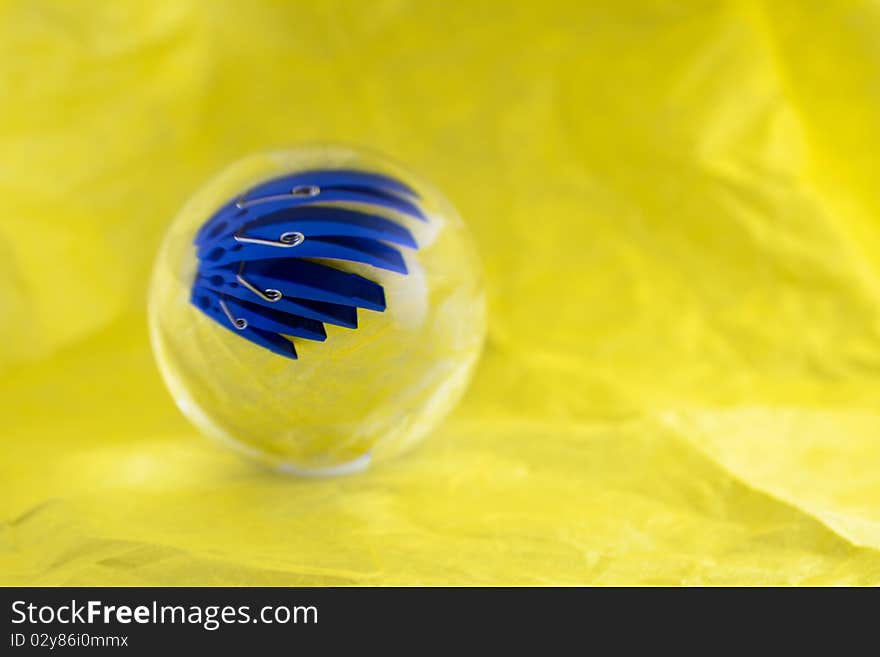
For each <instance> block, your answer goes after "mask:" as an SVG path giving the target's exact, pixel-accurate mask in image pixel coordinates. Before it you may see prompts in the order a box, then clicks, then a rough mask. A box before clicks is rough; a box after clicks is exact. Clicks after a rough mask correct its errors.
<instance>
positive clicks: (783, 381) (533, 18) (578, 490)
mask: <svg viewBox="0 0 880 657" xmlns="http://www.w3.org/2000/svg"><path fill="white" fill-rule="evenodd" d="M0 18H2V20H0V97H2V101H3V102H2V103H0V192H2V195H3V199H4V202H3V206H4V211H3V212H2V213H0V237H2V239H0V313H2V318H3V321H2V322H0V372H2V381H0V387H2V390H0V400H2V401H0V410H2V411H3V418H4V423H3V427H2V430H0V440H2V441H3V450H4V457H3V459H2V460H0V583H3V584H367V585H369V584H515V583H522V584H563V583H564V584H621V583H625V584H636V583H645V584H680V583H684V584H709V583H712V584H764V583H772V584H795V583H802V584H804V583H806V584H878V583H880V511H878V509H880V488H878V484H877V482H878V478H877V477H876V473H877V472H878V471H880V440H878V439H877V435H878V430H880V414H878V411H877V408H878V404H877V402H878V397H880V395H878V390H880V321H878V319H880V316H878V308H880V293H878V290H880V287H878V263H880V239H878V238H880V226H878V221H877V217H878V216H880V214H878V213H880V187H878V186H877V185H876V183H875V180H874V179H875V168H876V167H875V166H874V160H875V158H876V153H877V152H878V146H880V128H878V126H880V90H878V88H877V86H876V84H874V82H873V81H874V80H876V78H877V76H878V74H880V52H878V50H877V45H876V44H877V43H878V39H877V35H878V34H880V10H878V8H877V6H876V5H874V4H871V3H865V2H850V1H841V2H836V3H826V2H818V1H816V2H794V1H792V2H758V1H756V0H755V1H749V0H743V1H729V2H722V1H720V0H719V1H709V2H700V3H680V2H664V1H655V2H651V1H647V0H645V1H627V2H613V3H612V2H608V3H580V2H565V1H562V0H560V1H558V2H557V1H553V2H549V3H548V2H542V3H500V2H455V3H443V4H442V5H440V4H432V3H416V2H406V1H400V0H388V1H384V2H382V1H380V2H376V3H370V6H369V7H367V6H365V5H364V4H363V3H357V2H346V1H338V2H327V3H290V4H276V3H269V2H247V3H243V2H212V3H199V2H168V3H149V4H144V5H141V3H112V4H111V3H107V4H99V5H96V6H94V7H91V8H90V10H89V11H84V10H82V9H81V8H78V7H74V6H71V5H68V4H66V3H60V2H58V3H54V2H34V3H16V2H2V3H0ZM243 35H244V38H243ZM326 139H332V140H334V141H350V142H354V143H361V144H365V145H367V146H371V147H373V148H376V149H378V150H380V151H384V152H386V153H389V154H391V155H393V156H395V157H396V158H398V159H400V160H402V161H404V162H407V163H409V164H411V165H412V166H413V167H414V168H415V169H416V170H417V171H419V172H420V173H421V174H423V175H424V176H425V177H426V178H427V179H429V180H431V181H433V182H434V183H435V184H436V185H437V186H438V187H439V188H440V189H442V190H443V191H444V192H445V193H446V194H447V195H448V196H449V198H450V199H451V200H452V201H453V202H454V203H455V204H456V205H457V207H458V209H459V210H460V212H461V214H462V215H463V216H464V217H465V219H466V220H468V221H469V223H470V225H471V227H472V229H473V231H474V233H475V236H476V238H477V242H478V246H479V247H480V250H481V253H482V257H483V261H484V263H485V269H486V277H487V283H488V291H489V298H490V337H489V343H488V345H487V349H486V353H485V356H484V358H483V360H482V362H481V364H480V367H479V368H478V372H477V375H476V378H475V381H474V383H473V385H472V387H471V389H470V392H469V394H468V396H467V398H466V399H465V402H464V403H463V404H462V406H461V407H460V408H459V409H458V410H457V411H456V412H455V414H454V415H453V417H452V418H451V419H450V420H449V421H448V422H447V423H446V424H445V425H443V426H442V427H441V428H440V429H439V430H438V431H437V432H436V433H435V435H433V436H432V437H431V438H429V439H428V440H427V441H426V443H424V445H422V446H420V447H419V448H418V449H417V450H415V451H413V452H412V453H410V454H408V455H407V456H405V457H403V458H400V459H399V460H396V461H394V462H391V463H389V464H386V465H383V466H381V467H379V468H376V469H374V470H372V471H369V472H367V473H365V474H362V475H358V476H354V477H350V478H340V479H327V480H295V479H288V478H284V477H281V476H277V475H272V474H268V473H266V472H265V471H263V470H261V469H259V468H257V467H256V466H252V465H250V464H248V463H245V462H242V461H240V460H239V459H238V457H237V456H235V455H233V454H230V453H226V452H224V451H223V450H221V449H219V448H217V447H216V446H215V445H214V444H212V443H210V442H208V441H205V440H201V439H199V438H197V437H196V433H195V431H194V430H193V429H192V428H191V427H190V426H189V425H188V424H187V423H186V422H185V421H184V420H183V419H182V417H180V416H179V414H178V413H177V411H176V410H175V408H174V405H173V402H172V400H171V399H170V397H169V396H168V395H167V393H166V392H165V390H164V388H163V387H162V385H161V382H160V381H159V378H158V375H157V373H156V371H155V366H154V364H153V361H152V356H151V354H150V353H149V346H148V340H147V335H146V327H145V325H146V318H145V316H144V305H145V294H146V285H147V279H148V275H149V271H150V267H151V264H152V259H153V256H154V254H155V251H156V248H157V247H158V243H159V240H160V238H161V236H162V233H163V231H164V230H165V228H166V226H167V224H168V222H169V221H170V219H171V217H172V216H173V215H174V214H175V212H176V211H177V210H178V209H179V207H180V205H181V204H182V203H183V201H184V200H185V199H186V198H187V197H188V196H189V194H190V193H191V192H192V190H193V189H194V188H195V187H196V186H197V185H198V184H200V183H201V182H202V181H203V180H204V179H206V178H207V177H209V176H210V175H212V174H213V173H215V172H216V171H217V170H219V169H221V168H222V167H223V166H225V165H226V164H228V163H229V162H230V161H232V160H234V159H237V158H239V157H241V156H243V155H245V154H247V153H250V152H253V151H257V150H261V149H265V148H274V147H283V146H286V145H291V144H295V143H299V142H303V141H313V140H326Z"/></svg>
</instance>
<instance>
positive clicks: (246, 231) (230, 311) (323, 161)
mask: <svg viewBox="0 0 880 657" xmlns="http://www.w3.org/2000/svg"><path fill="white" fill-rule="evenodd" d="M149 318H150V335H151V340H152V344H153V351H154V353H155V356H156V359H157V362H158V365H159V368H160V370H161V372H162V375H163V378H164V380H165V382H166V384H167V385H168V388H169V389H170V391H171V394H172V395H173V397H174V399H175V401H176V402H177V405H178V406H179V408H180V409H181V411H182V412H183V413H184V414H185V415H186V416H187V417H188V418H189V419H190V420H191V421H192V422H193V423H194V424H195V425H196V426H198V427H199V428H200V429H201V430H202V431H203V432H204V433H206V434H208V435H209V436H212V437H215V438H218V439H220V440H221V441H223V442H224V443H226V444H227V445H230V446H232V447H234V448H236V449H238V450H239V451H241V452H243V453H244V454H246V455H248V456H251V457H253V458H255V459H257V460H259V461H261V462H262V463H264V464H267V465H269V466H271V467H274V468H278V469H280V470H282V471H286V472H291V473H297V474H337V473H343V472H350V471H356V470H360V469H363V468H365V467H366V466H367V465H369V464H370V463H371V462H375V461H378V460H382V459H385V458H388V457H390V456H393V455H395V454H398V453H400V452H402V451H403V450H405V449H407V448H409V447H411V446H412V445H414V444H415V443H416V442H418V441H419V440H420V439H421V438H423V437H424V436H425V435H426V434H428V433H429V432H430V431H431V430H432V429H433V428H434V427H435V426H436V425H437V424H438V423H439V422H440V420H441V419H442V418H443V417H444V416H445V415H446V414H447V413H448V412H449V411H450V410H451V409H452V408H453V406H454V405H455V404H456V403H457V402H458V400H459V399H460V398H461V396H462V394H463V392H464V390H465V387H466V386H467V383H468V381H469V379H470V376H471V373H472V371H473V368H474V365H475V363H476V361H477V359H478V356H479V353H480V350H481V348H482V344H483V339H484V336H485V332H486V310H485V297H484V292H483V285H482V279H481V273H480V266H479V261H478V258H477V255H476V251H475V249H474V246H473V243H472V241H471V237H470V235H469V233H468V230H467V227H466V225H465V224H464V222H463V221H462V220H461V218H460V217H459V216H458V214H456V212H455V210H454V209H453V207H452V205H451V204H450V203H449V202H448V201H447V200H446V199H444V198H443V196H441V195H440V194H439V193H438V192H437V191H436V190H434V189H433V188H431V187H430V186H429V185H428V184H426V183H425V182H424V181H422V180H420V179H418V178H417V177H415V176H414V175H412V174H411V173H410V172H409V171H408V170H406V169H405V168H403V167H401V166H399V165H397V164H395V163H393V162H390V161H388V160H387V159H385V158H383V157H380V156H378V155H375V154H372V153H368V152H364V151H362V150H356V149H352V148H347V147H342V146H331V145H328V146H311V147H308V148H301V149H296V150H286V151H273V152H262V153H258V154H255V155H252V156H249V157H246V158H244V159H242V160H240V161H238V162H236V163H235V164H233V165H231V166H230V167H229V168H227V169H226V170H225V171H223V172H222V173H220V174H219V175H218V176H217V177H215V178H214V179H213V180H210V181H209V182H208V183H206V184H205V185H204V186H203V187H201V188H200V189H199V190H197V191H196V193H195V194H194V195H193V196H192V197H191V198H190V200H189V201H188V202H187V203H186V205H185V206H184V207H183V209H182V210H181V212H180V214H179V215H178V216H177V218H176V219H175V220H174V222H173V224H172V225H171V227H170V228H169V230H168V233H167V234H166V236H165V238H164V241H163V243H162V246H161V249H160V252H159V255H158V258H157V261H156V264H155V267H154V271H153V278H152V283H151V288H150V294H149Z"/></svg>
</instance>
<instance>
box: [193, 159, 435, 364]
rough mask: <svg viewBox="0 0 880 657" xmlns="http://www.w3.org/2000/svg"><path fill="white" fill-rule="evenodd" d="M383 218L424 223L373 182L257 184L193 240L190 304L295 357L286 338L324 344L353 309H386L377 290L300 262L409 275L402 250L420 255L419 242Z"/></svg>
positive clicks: (403, 196)
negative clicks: (195, 268)
mask: <svg viewBox="0 0 880 657" xmlns="http://www.w3.org/2000/svg"><path fill="white" fill-rule="evenodd" d="M381 211H386V212H388V211H390V213H391V214H392V215H394V214H401V215H404V216H409V217H413V218H416V219H419V220H422V221H427V216H426V215H425V213H424V211H423V210H422V209H421V207H420V206H419V196H418V195H417V194H416V192H415V191H414V190H412V189H411V188H410V187H408V186H407V185H405V184H404V183H402V182H400V181H399V180H396V179H394V178H391V177H388V176H384V175H380V174H374V173H367V172H362V171H353V170H347V169H346V170H342V169H339V170H315V171H307V172H302V173H297V174H293V175H289V176H284V177H281V178H277V179H274V180H270V181H268V182H265V183H262V184H260V185H258V186H256V187H254V188H253V189H251V190H249V191H248V192H247V193H245V194H244V195H243V196H241V197H239V198H237V199H235V200H232V201H229V202H228V203H226V204H225V205H224V206H223V207H221V208H220V209H219V210H218V211H217V212H215V213H214V215H213V216H212V217H211V218H210V219H208V221H206V222H205V224H204V225H203V226H202V228H201V229H200V230H199V232H198V234H197V235H196V239H195V245H196V253H197V256H198V259H199V268H198V271H197V274H196V277H195V281H194V283H193V288H192V295H191V300H192V303H193V304H194V305H195V306H196V307H197V308H198V309H199V310H201V311H202V312H204V313H205V314H206V315H207V316H208V317H210V318H211V319H213V320H214V321H216V322H218V323H219V324H221V325H222V326H224V327H225V328H227V329H229V330H231V331H234V332H236V333H237V334H239V335H241V336H242V337H243V338H246V339H248V340H250V341H251V342H253V343H254V344H257V345H259V346H261V347H264V348H266V349H269V350H271V351H273V352H274V353H277V354H280V355H282V356H286V357H288V358H296V357H297V356H296V349H295V347H294V344H293V341H292V338H302V339H306V340H325V339H326V337H327V334H326V331H325V329H324V324H325V323H326V324H333V325H337V326H344V327H347V328H356V327H357V309H358V308H365V309H368V310H375V311H379V312H381V311H384V310H385V292H384V290H383V289H382V286H381V285H379V284H378V283H375V282H374V281H371V280H369V279H368V278H365V277H363V276H359V275H357V274H352V273H349V272H345V271H342V270H340V269H337V268H335V267H333V266H331V265H330V264H325V263H323V262H321V263H318V262H313V261H312V260H306V259H321V260H322V261H330V262H332V261H334V260H340V261H349V262H358V263H364V264H367V265H371V266H373V267H377V268H381V269H386V270H389V271H392V272H396V273H398V274H402V275H405V274H406V273H407V269H406V264H405V262H404V259H403V255H402V254H401V252H400V250H399V247H405V248H418V245H417V243H416V240H415V238H414V237H413V235H412V233H411V232H410V231H409V230H408V229H407V228H406V227H405V226H404V225H402V224H401V223H399V222H398V221H394V220H392V219H388V218H386V217H385V216H382V215H380V214H376V213H377V212H381Z"/></svg>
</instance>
